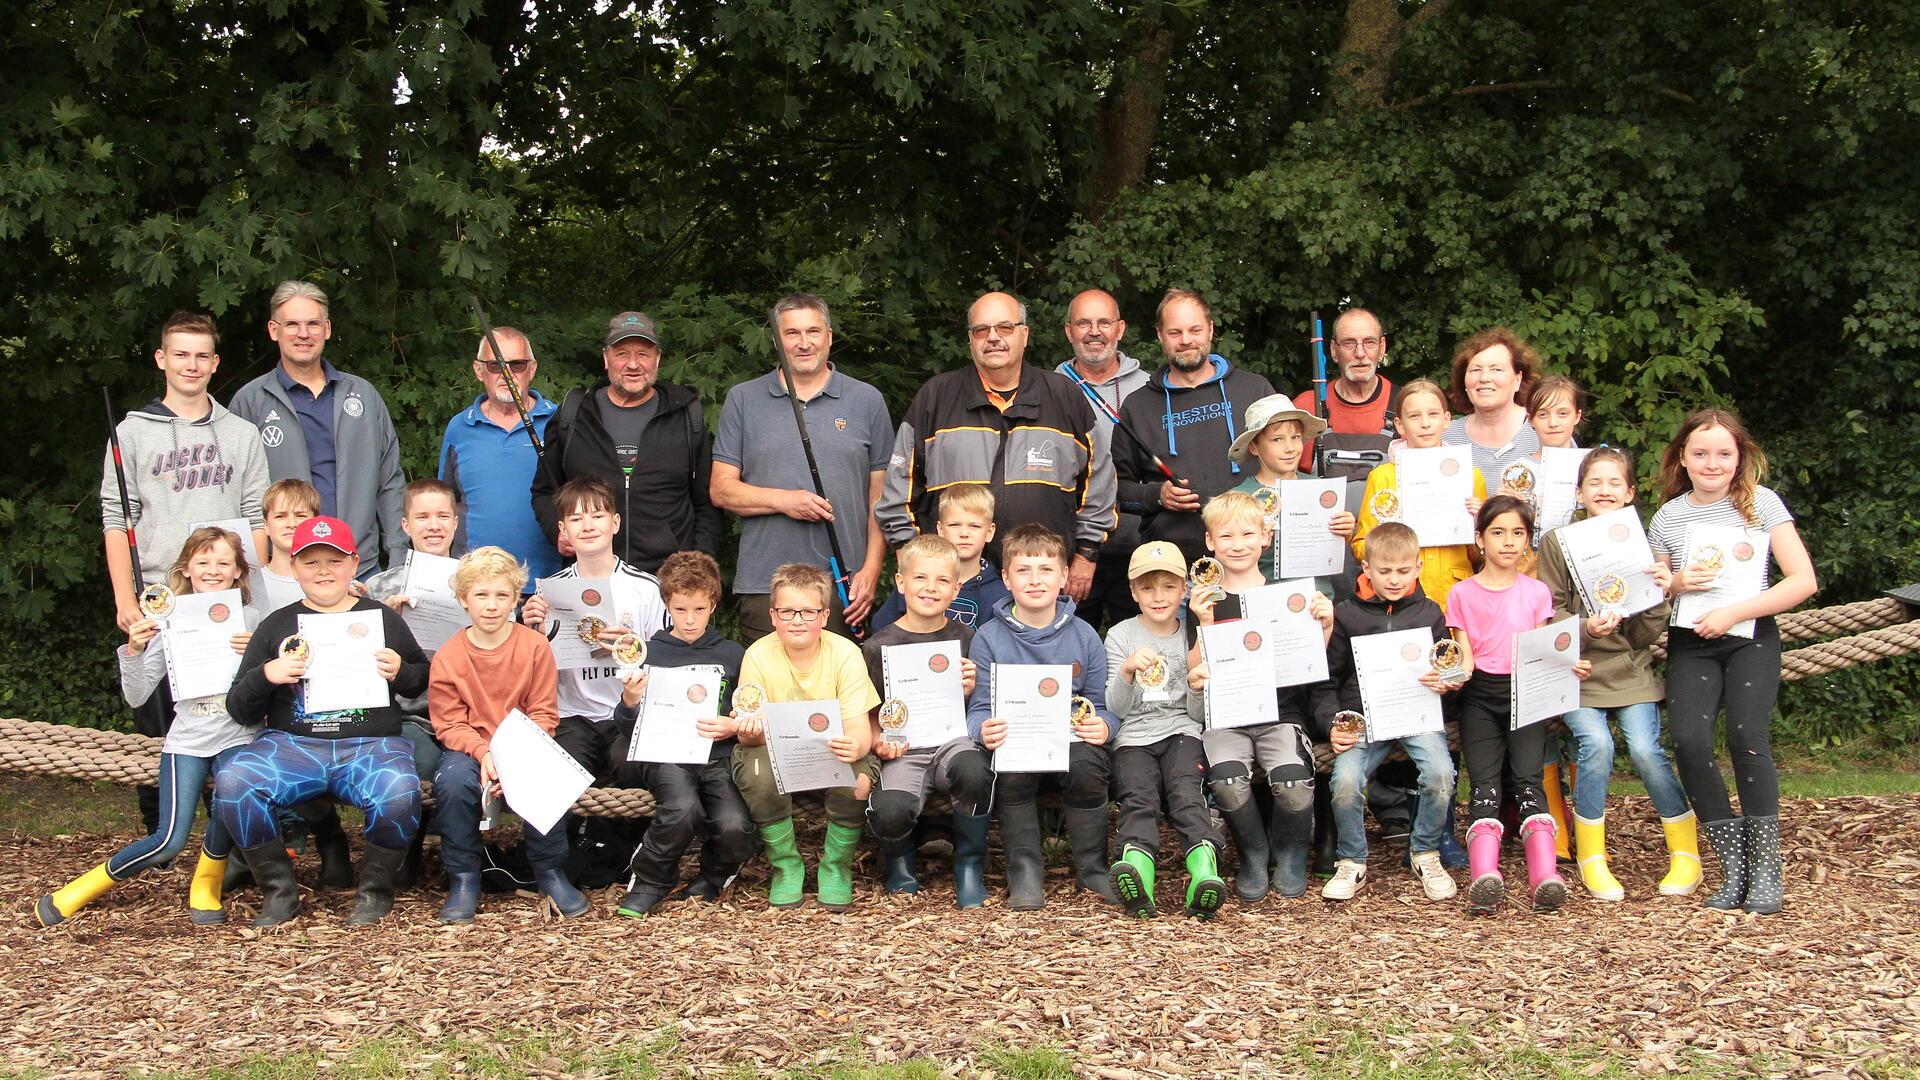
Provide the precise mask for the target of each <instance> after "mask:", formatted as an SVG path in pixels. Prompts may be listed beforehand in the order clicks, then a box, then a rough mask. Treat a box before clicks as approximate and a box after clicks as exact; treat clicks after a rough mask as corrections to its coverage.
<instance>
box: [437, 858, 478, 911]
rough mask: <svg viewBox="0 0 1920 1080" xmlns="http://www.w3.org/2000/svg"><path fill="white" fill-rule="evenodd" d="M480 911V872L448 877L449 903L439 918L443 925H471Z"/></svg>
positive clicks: (443, 906) (443, 908)
mask: <svg viewBox="0 0 1920 1080" xmlns="http://www.w3.org/2000/svg"><path fill="white" fill-rule="evenodd" d="M479 910H480V871H478V870H472V871H468V872H467V873H463V874H448V875H447V902H446V903H444V904H441V905H440V914H439V915H438V916H437V918H438V919H439V920H440V921H441V922H443V923H470V922H472V921H473V916H474V914H475V913H476V912H478V911H479Z"/></svg>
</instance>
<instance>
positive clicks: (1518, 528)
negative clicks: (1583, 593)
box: [1447, 495, 1592, 915]
mask: <svg viewBox="0 0 1920 1080" xmlns="http://www.w3.org/2000/svg"><path fill="white" fill-rule="evenodd" d="M1474 533H1475V536H1476V538H1477V540H1478V543H1479V546H1480V550H1481V551H1482V553H1483V554H1484V557H1485V559H1486V562H1485V565H1484V566H1482V567H1481V569H1480V572H1479V573H1477V574H1475V575H1474V576H1473V577H1471V578H1469V579H1467V580H1466V581H1463V582H1461V583H1460V584H1458V585H1456V586H1454V589H1453V593H1452V594H1451V595H1450V596H1449V597H1448V598H1447V625H1448V626H1449V627H1451V628H1452V629H1453V636H1454V640H1455V641H1458V642H1459V643H1460V645H1461V648H1462V650H1463V651H1464V652H1465V654H1466V656H1465V662H1466V669H1467V670H1468V671H1469V672H1471V673H1472V674H1471V676H1470V677H1469V678H1468V680H1467V685H1466V688H1465V689H1464V690H1463V691H1461V694H1460V755H1461V756H1462V757H1464V758H1466V760H1467V777H1468V781H1469V783H1470V784H1471V785H1472V790H1473V793H1472V795H1471V796H1470V799H1471V801H1470V803H1469V806H1468V810H1469V814H1470V816H1471V818H1472V820H1473V824H1471V825H1469V826H1467V860H1468V867H1469V872H1470V874H1471V876H1472V878H1473V884H1472V885H1470V886H1468V889H1467V913H1468V914H1470V915H1487V914H1491V913H1492V912H1493V911H1494V909H1495V908H1497V907H1498V906H1499V905H1500V900H1501V898H1502V896H1504V895H1505V892H1506V882H1505V881H1504V880H1502V879H1501V877H1500V838H1501V835H1502V833H1503V827H1502V826H1501V824H1500V795H1501V790H1500V789H1501V775H1502V773H1503V772H1504V771H1506V770H1509V769H1510V770H1511V771H1512V773H1513V778H1514V783H1515V785H1516V786H1517V787H1518V788H1519V790H1518V791H1516V792H1514V801H1515V802H1517V803H1518V804H1519V806H1520V818H1521V821H1520V836H1521V838H1522V840H1523V841H1524V843H1525V845H1526V851H1527V884H1528V890H1529V892H1530V893H1531V895H1532V898H1533V909H1534V910H1535V911H1552V910H1554V909H1556V908H1558V907H1559V906H1560V903H1561V901H1563V900H1565V899H1566V896H1567V883H1566V882H1565V881H1563V880H1561V877H1560V874H1559V872H1558V871H1557V870H1555V868H1554V857H1553V838H1554V833H1555V831H1556V830H1555V828H1554V821H1553V816H1552V815H1551V814H1549V813H1547V807H1546V801H1545V799H1544V797H1543V796H1542V794H1541V790H1540V756H1541V749H1542V747H1543V745H1544V744H1545V739H1546V730H1547V726H1546V725H1545V724H1529V725H1528V726H1526V727H1523V728H1520V729H1518V730H1509V729H1510V728H1511V727H1512V724H1511V715H1510V711H1509V708H1508V703H1509V693H1510V690H1511V684H1512V675H1513V639H1514V635H1515V634H1518V633H1520V632H1521V631H1523V630H1532V629H1534V628H1535V627H1538V626H1543V625H1545V624H1546V623H1548V622H1550V621H1552V618H1553V594H1552V593H1551V592H1549V591H1548V590H1547V587H1546V586H1545V585H1542V584H1541V583H1540V582H1539V581H1537V580H1535V579H1534V578H1530V577H1527V576H1526V575H1524V574H1522V573H1521V572H1520V556H1521V555H1522V554H1523V553H1525V552H1526V550H1527V548H1528V547H1529V546H1530V545H1531V543H1532V538H1533V512H1532V511H1531V510H1529V509H1528V508H1527V504H1526V503H1525V502H1523V501H1522V500H1520V499H1516V498H1514V497H1513V496H1511V495H1495V496H1494V497H1493V498H1491V499H1488V500H1487V501H1486V504H1485V505H1484V506H1482V507H1481V508H1480V513H1479V516H1478V517H1477V518H1476V519H1475V520H1474ZM1591 670H1592V664H1591V663H1590V662H1589V661H1586V660H1582V661H1580V662H1579V663H1578V664H1576V665H1575V666H1574V674H1575V675H1576V676H1578V677H1580V678H1582V679H1584V678H1586V677H1587V673H1588V672H1589V671H1591Z"/></svg>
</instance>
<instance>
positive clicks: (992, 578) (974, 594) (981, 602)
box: [873, 556, 1013, 634]
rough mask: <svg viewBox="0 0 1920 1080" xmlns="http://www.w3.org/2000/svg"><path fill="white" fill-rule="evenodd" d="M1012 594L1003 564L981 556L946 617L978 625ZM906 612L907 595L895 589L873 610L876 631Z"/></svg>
mask: <svg viewBox="0 0 1920 1080" xmlns="http://www.w3.org/2000/svg"><path fill="white" fill-rule="evenodd" d="M1012 595H1013V594H1012V593H1010V592H1008V591H1007V586H1006V583H1005V582H1003V581H1001V580H1000V568H999V567H997V566H995V565H993V560H992V559H989V558H986V557H985V556H982V557H981V559H980V572H979V573H977V574H975V575H973V577H972V578H970V579H968V580H967V581H966V583H965V584H963V585H961V586H960V592H959V593H958V594H957V595H955V596H954V598H953V603H951V604H948V605H947V618H949V619H952V620H953V621H954V622H957V623H959V624H960V625H961V626H964V627H966V628H967V629H969V630H973V629H977V628H978V627H979V626H980V624H981V623H982V622H984V621H985V619H983V618H982V616H983V615H984V616H986V617H987V618H992V616H993V608H994V605H995V604H998V603H999V602H1000V601H1002V600H1005V599H1007V598H1008V597H1010V596H1012ZM906 613H907V601H906V598H905V597H903V596H901V595H900V593H899V591H898V590H895V591H894V593H893V595H891V596H889V597H887V601H886V603H884V604H881V605H880V610H878V611H876V612H874V613H873V632H874V633H876V634H877V633H879V632H880V631H882V630H885V629H886V628H887V627H889V626H892V625H893V624H894V623H896V622H898V621H900V616H902V615H905V614H906Z"/></svg>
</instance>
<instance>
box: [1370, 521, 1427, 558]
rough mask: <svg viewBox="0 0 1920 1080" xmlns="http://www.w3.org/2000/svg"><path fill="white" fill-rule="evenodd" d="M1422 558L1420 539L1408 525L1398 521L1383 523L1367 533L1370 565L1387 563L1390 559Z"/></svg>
mask: <svg viewBox="0 0 1920 1080" xmlns="http://www.w3.org/2000/svg"><path fill="white" fill-rule="evenodd" d="M1419 558H1420V537H1419V536H1418V535H1417V534H1416V533H1415V532H1414V531H1413V529H1412V528H1411V527H1409V526H1407V525H1404V524H1402V523H1400V522H1398V521H1383V522H1381V523H1380V524H1378V525H1375V526H1374V527H1373V528H1372V529H1370V530H1368V532H1367V559H1366V561H1367V562H1368V563H1369V564H1372V563H1376V562H1385V561H1386V560H1389V559H1408V560H1414V561H1417V560H1418V559H1419Z"/></svg>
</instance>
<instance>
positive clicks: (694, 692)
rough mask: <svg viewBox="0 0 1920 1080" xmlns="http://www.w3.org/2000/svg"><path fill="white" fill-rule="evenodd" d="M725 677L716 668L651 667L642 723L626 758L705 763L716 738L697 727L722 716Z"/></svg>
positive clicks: (693, 763) (634, 728)
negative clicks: (722, 687)
mask: <svg viewBox="0 0 1920 1080" xmlns="http://www.w3.org/2000/svg"><path fill="white" fill-rule="evenodd" d="M726 678H727V673H726V672H725V671H723V670H721V669H720V667H719V666H718V665H715V664H691V665H689V666H687V667H669V668H663V667H652V668H648V669H647V695H646V696H645V697H643V698H641V699H640V719H639V720H638V721H636V722H635V724H634V727H633V738H632V739H630V740H628V741H627V760H628V761H658V762H663V763H666V764H669V765H705V764H706V763H707V761H708V759H710V758H711V757H712V756H713V740H712V739H709V738H707V737H706V736H705V735H702V734H700V730H699V727H698V725H699V723H700V721H702V720H711V719H713V718H714V717H716V716H718V715H720V684H721V683H723V682H725V681H726Z"/></svg>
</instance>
